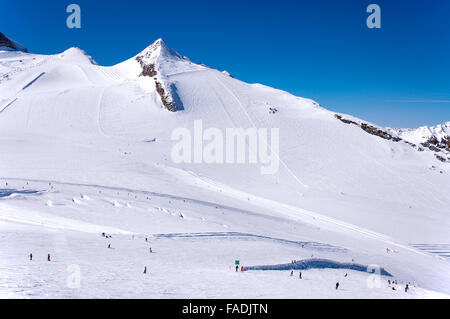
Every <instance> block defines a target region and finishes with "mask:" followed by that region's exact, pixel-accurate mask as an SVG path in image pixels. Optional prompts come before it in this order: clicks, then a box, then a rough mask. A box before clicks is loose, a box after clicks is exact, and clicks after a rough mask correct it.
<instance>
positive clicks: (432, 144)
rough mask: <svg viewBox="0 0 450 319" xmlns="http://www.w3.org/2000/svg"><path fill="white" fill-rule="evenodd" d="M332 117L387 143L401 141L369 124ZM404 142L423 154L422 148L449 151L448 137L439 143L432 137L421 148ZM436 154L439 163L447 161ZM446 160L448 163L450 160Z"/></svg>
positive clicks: (437, 151) (449, 140)
mask: <svg viewBox="0 0 450 319" xmlns="http://www.w3.org/2000/svg"><path fill="white" fill-rule="evenodd" d="M334 117H335V118H337V119H338V120H339V121H341V122H343V123H345V124H353V125H356V126H359V127H360V128H361V129H362V130H364V131H365V132H367V133H369V134H371V135H375V136H378V137H381V138H383V139H385V140H389V141H393V142H400V141H403V140H402V139H401V138H399V137H396V136H392V135H391V134H389V133H388V132H385V131H383V130H380V129H379V128H376V127H375V126H372V125H370V124H367V123H361V124H359V123H356V122H355V121H351V120H347V119H344V118H342V116H341V115H339V114H335V115H334ZM404 142H405V143H406V144H408V145H410V146H411V147H414V148H417V150H418V151H419V152H423V151H424V148H428V149H429V150H430V151H433V152H436V153H440V152H441V151H442V149H445V150H446V151H450V137H448V136H447V137H445V138H443V139H442V140H441V141H439V140H438V139H437V138H436V137H434V136H433V137H431V138H430V139H428V141H426V142H425V143H421V144H420V145H421V146H423V147H420V146H417V145H416V144H414V143H411V142H408V141H404ZM436 153H435V154H434V156H436V158H437V159H438V160H440V161H441V162H447V159H446V158H445V157H443V156H440V155H438V154H436ZM448 160H449V161H450V158H449V159H448Z"/></svg>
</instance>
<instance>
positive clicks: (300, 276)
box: [298, 271, 302, 279]
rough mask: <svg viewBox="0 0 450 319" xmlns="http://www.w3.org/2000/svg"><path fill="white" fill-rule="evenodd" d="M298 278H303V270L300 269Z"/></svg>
mask: <svg viewBox="0 0 450 319" xmlns="http://www.w3.org/2000/svg"><path fill="white" fill-rule="evenodd" d="M298 278H300V279H302V272H301V271H300V274H299V275H298Z"/></svg>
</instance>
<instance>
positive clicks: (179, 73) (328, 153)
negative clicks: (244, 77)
mask: <svg viewBox="0 0 450 319" xmlns="http://www.w3.org/2000/svg"><path fill="white" fill-rule="evenodd" d="M137 57H145V59H144V61H145V63H148V64H153V65H154V69H155V70H157V75H156V76H154V77H145V76H141V75H140V72H141V71H140V67H141V65H140V64H139V62H138V60H136V58H137ZM155 79H156V80H155ZM155 81H158V82H159V83H162V84H161V85H162V87H164V88H166V90H165V92H166V93H167V94H168V95H167V96H169V97H171V98H173V99H174V100H173V101H175V102H176V103H178V104H179V105H181V106H182V108H180V109H179V110H178V111H176V112H170V111H168V110H167V109H165V107H164V105H163V103H162V100H161V96H160V94H159V93H158V92H157V88H156V85H155V83H156V82H155ZM271 108H272V109H273V108H276V110H277V112H276V113H274V114H272V113H271V112H270V109H271ZM346 117H347V118H352V117H350V116H346ZM197 120H202V123H203V127H204V128H208V127H212V128H218V129H220V130H223V131H225V130H226V129H227V128H252V127H254V128H279V129H280V146H279V153H278V154H277V158H278V159H279V161H280V166H279V171H278V172H277V173H276V174H274V175H261V174H260V165H259V164H258V165H255V164H248V163H246V164H205V163H203V164H194V163H192V164H175V163H174V162H173V161H172V160H171V150H172V148H173V146H174V144H175V141H172V140H171V133H172V132H173V130H175V129H177V128H188V129H192V128H193V125H194V121H197ZM0 147H1V149H2V152H1V154H0V236H1V239H2V242H3V243H5V245H1V246H0V272H1V273H2V276H1V277H0V297H4V298H10V297H19V298H66V297H68V298H119V297H126V298H133V297H138V298H161V297H166V298H230V297H237V298H271V297H273V298H349V297H356V298H446V297H448V294H450V263H449V262H450V260H449V259H448V257H447V256H448V255H447V254H446V249H447V247H448V245H450V235H449V234H450V232H449V231H448V230H449V229H450V218H449V209H448V207H450V206H449V204H450V191H449V190H450V186H449V185H450V183H449V181H450V179H449V174H450V171H449V169H448V165H449V164H448V163H445V162H441V161H439V160H437V159H436V157H435V156H434V153H433V152H431V151H429V150H425V151H423V152H419V151H417V150H416V149H415V148H412V147H411V146H410V145H408V144H406V143H398V142H394V141H392V140H384V139H381V138H379V137H377V136H374V135H370V134H368V133H367V132H365V131H363V130H361V129H360V128H359V127H356V126H354V125H347V124H345V123H343V122H341V121H339V120H337V119H336V118H335V113H333V112H331V111H328V110H327V109H325V108H323V107H322V106H320V105H318V104H317V103H316V102H314V101H312V100H309V99H304V98H300V97H296V96H293V95H291V94H289V93H286V92H283V91H280V90H276V89H272V88H269V87H266V86H264V85H261V84H248V83H244V82H241V81H239V80H237V79H234V78H232V77H231V76H229V75H228V74H226V73H222V72H219V71H217V70H214V69H210V68H208V67H205V66H200V65H197V64H195V63H193V62H192V61H190V60H189V59H188V58H186V57H183V56H181V55H180V54H178V53H176V52H175V51H174V50H172V49H170V48H169V47H168V46H167V45H166V44H165V43H164V42H163V41H162V40H160V39H159V40H157V41H155V43H153V44H152V45H151V46H149V47H148V48H146V49H145V50H144V51H143V52H141V53H139V54H138V55H136V56H135V57H133V58H131V59H129V60H127V61H124V62H123V63H120V64H118V65H116V66H112V67H104V66H99V65H97V64H96V63H95V61H94V60H93V59H92V57H90V56H88V55H87V53H85V52H84V51H82V50H81V49H78V48H71V49H69V50H66V51H64V52H63V53H61V54H56V55H49V56H45V55H36V54H28V53H24V52H18V51H0ZM103 232H105V233H107V234H111V235H112V238H104V237H102V236H101V233H103ZM145 238H147V241H145ZM109 244H111V248H108V245H109ZM150 247H151V248H152V250H153V251H154V252H153V253H150V252H149V248H150ZM433 247H440V250H439V251H438V252H439V253H435V250H433V249H431V248H433ZM30 253H33V256H34V258H33V261H30V260H28V258H27V256H28V254H30ZM48 253H50V254H51V255H52V256H53V257H52V259H53V260H52V261H51V262H47V260H46V256H47V254H48ZM317 259H320V260H327V261H328V264H330V265H349V264H357V265H360V266H358V267H359V268H358V267H357V269H359V270H355V269H353V268H355V267H353V268H352V267H350V269H345V268H344V269H342V268H339V267H338V268H336V267H334V268H333V267H331V268H323V267H317V268H315V267H312V268H308V269H305V270H302V273H303V278H304V279H299V278H298V270H295V276H293V277H290V276H289V274H290V271H289V270H288V269H286V268H285V267H281V269H282V270H275V269H274V268H277V267H273V266H274V265H285V264H289V262H290V261H292V260H297V261H303V262H304V263H306V264H308V265H309V264H312V265H316V264H317V263H314V262H312V261H314V260H317ZM235 260H240V261H241V263H242V264H243V265H244V266H245V267H249V268H248V270H247V271H244V272H237V273H236V271H235V269H234V261H235ZM73 265H76V266H73ZM361 265H362V266H361ZM371 265H378V266H379V267H382V268H383V269H384V270H385V271H386V272H387V273H389V274H391V275H392V277H389V276H385V275H382V276H380V277H373V275H372V274H370V273H368V272H363V271H360V270H361V267H362V268H364V267H367V266H371ZM144 266H147V267H148V269H149V273H148V274H145V275H144V274H143V273H142V272H143V269H144ZM68 267H69V268H68ZM74 267H75V268H74ZM251 267H253V268H251ZM278 268H280V267H278ZM73 269H79V270H80V278H81V283H80V286H79V287H77V288H70V287H68V284H67V280H68V278H73V277H71V270H73ZM345 274H347V276H345ZM373 278H376V280H379V282H378V281H377V282H378V283H379V284H377V285H376V287H373V283H371V282H369V281H370V280H371V279H373ZM368 280H369V281H368ZM388 280H397V281H398V284H397V285H395V288H396V290H393V289H392V288H393V285H389V284H388ZM336 282H340V287H341V288H340V289H338V290H336V289H335V284H336ZM406 283H410V284H411V285H410V286H411V289H410V290H409V291H408V292H406V293H405V291H404V286H405V285H406ZM69 286H70V285H69Z"/></svg>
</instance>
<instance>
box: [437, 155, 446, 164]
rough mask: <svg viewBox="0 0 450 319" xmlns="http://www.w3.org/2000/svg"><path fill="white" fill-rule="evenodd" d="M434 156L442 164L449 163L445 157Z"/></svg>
mask: <svg viewBox="0 0 450 319" xmlns="http://www.w3.org/2000/svg"><path fill="white" fill-rule="evenodd" d="M434 156H436V158H437V159H438V160H440V161H441V162H444V163H445V162H447V159H446V158H445V157H443V156H440V155H438V154H434Z"/></svg>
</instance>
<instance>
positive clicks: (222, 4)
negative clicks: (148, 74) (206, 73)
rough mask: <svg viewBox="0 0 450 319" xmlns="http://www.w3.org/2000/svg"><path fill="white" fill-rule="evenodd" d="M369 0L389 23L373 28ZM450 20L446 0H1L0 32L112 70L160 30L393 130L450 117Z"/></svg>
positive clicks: (231, 66)
mask: <svg viewBox="0 0 450 319" xmlns="http://www.w3.org/2000/svg"><path fill="white" fill-rule="evenodd" d="M70 3H77V4H79V5H80V6H81V19H82V28H81V29H79V30H75V29H68V28H67V27H66V24H65V21H66V18H67V16H68V14H67V13H66V7H67V5H68V4H70ZM371 3H377V4H379V5H380V7H381V24H382V28H381V29H368V28H367V26H366V18H367V16H368V15H369V14H368V13H366V7H367V6H368V5H369V4H371ZM449 17H450V1H448V0H439V1H438V0H428V1H426V0H417V1H415V0H371V1H365V0H290V1H288V0H278V1H265V0H258V1H218V0H208V1H196V0H190V1H186V0H184V1H177V0H171V1H165V0H159V1H151V0H150V1H143V0H141V1H137V0H127V1H124V0H109V1H106V0H71V1H64V0H1V1H0V31H1V32H3V33H5V34H6V35H7V36H9V37H11V38H13V39H14V40H16V41H18V42H20V43H22V44H23V45H24V46H26V47H27V48H28V49H29V50H30V51H31V52H35V53H57V52H60V51H63V50H65V49H67V48H68V47H71V46H78V47H81V48H82V49H84V50H86V51H87V52H88V53H89V54H90V55H92V56H93V58H94V59H95V60H96V61H97V62H99V64H102V65H113V64H115V63H118V62H120V61H122V60H125V59H127V58H129V57H132V56H134V55H135V54H136V53H138V52H139V51H141V50H142V49H144V48H145V47H146V46H147V45H149V44H150V43H152V42H153V41H154V40H156V39H157V38H159V37H162V38H163V39H164V40H165V42H166V43H167V44H168V45H169V46H171V47H172V48H173V49H175V50H176V51H178V52H179V53H181V54H183V55H186V56H188V57H189V58H190V59H191V60H193V61H194V62H197V63H204V64H206V65H208V66H211V67H214V68H220V69H226V70H228V71H229V72H230V73H231V74H232V75H233V76H234V77H236V78H238V79H241V80H243V81H246V82H259V83H263V84H266V85H269V86H273V87H276V88H279V89H283V90H286V91H288V92H291V93H293V94H295V95H299V96H303V97H308V98H312V99H314V100H316V101H317V102H319V103H320V104H321V105H323V106H325V107H327V108H329V109H332V110H335V111H339V112H343V113H350V114H353V115H355V116H358V117H360V118H363V119H365V120H368V121H372V122H375V123H377V124H380V125H385V126H393V127H415V126H419V125H434V124H437V123H441V122H445V121H450V18H449Z"/></svg>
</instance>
